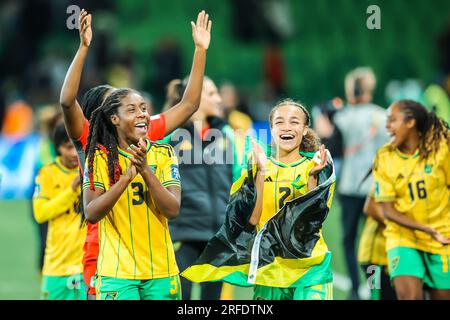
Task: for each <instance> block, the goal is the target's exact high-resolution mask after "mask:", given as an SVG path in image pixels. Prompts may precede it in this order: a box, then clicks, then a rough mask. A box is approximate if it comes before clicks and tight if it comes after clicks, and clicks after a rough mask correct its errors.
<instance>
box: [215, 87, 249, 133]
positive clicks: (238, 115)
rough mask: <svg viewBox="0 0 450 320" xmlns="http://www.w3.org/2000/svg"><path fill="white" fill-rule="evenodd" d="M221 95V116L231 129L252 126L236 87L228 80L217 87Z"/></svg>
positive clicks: (245, 128) (244, 128)
mask: <svg viewBox="0 0 450 320" xmlns="http://www.w3.org/2000/svg"><path fill="white" fill-rule="evenodd" d="M219 94H220V96H221V97H222V105H221V107H222V108H221V110H222V116H223V117H224V118H225V119H227V121H228V123H229V124H230V126H231V127H232V128H233V129H243V130H248V129H250V128H251V127H252V119H251V118H250V117H249V116H248V115H247V114H246V110H247V106H246V105H245V104H244V103H243V101H242V98H241V97H240V95H239V93H238V91H237V89H236V87H235V86H234V85H233V84H232V83H229V82H225V83H223V84H222V85H221V86H220V88H219Z"/></svg>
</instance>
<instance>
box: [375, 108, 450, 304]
mask: <svg viewBox="0 0 450 320" xmlns="http://www.w3.org/2000/svg"><path fill="white" fill-rule="evenodd" d="M386 128H387V129H388V131H389V133H390V135H391V137H392V140H391V142H390V143H389V144H387V145H385V146H384V147H383V148H381V149H380V150H379V151H378V154H377V157H376V159H375V165H374V170H373V173H374V176H375V182H376V184H375V198H376V201H377V202H379V203H381V205H382V208H383V213H384V215H385V217H386V219H387V221H386V233H385V234H386V242H387V243H386V249H387V253H388V260H389V272H390V276H391V279H393V282H394V287H395V291H396V293H397V297H398V298H399V299H414V300H420V299H423V297H424V295H423V288H424V287H425V288H426V289H429V293H430V298H431V299H450V272H449V260H450V246H449V244H450V189H449V186H450V161H449V158H450V152H449V144H450V131H449V127H448V124H447V123H445V122H444V121H443V120H441V119H439V118H437V117H436V115H435V114H434V113H430V112H428V111H427V110H426V109H425V107H424V106H422V105H421V104H419V103H417V102H415V101H411V100H401V101H398V102H395V103H394V104H392V105H391V106H390V107H389V110H388V119H387V123H386Z"/></svg>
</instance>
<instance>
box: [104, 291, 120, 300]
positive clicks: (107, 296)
mask: <svg viewBox="0 0 450 320" xmlns="http://www.w3.org/2000/svg"><path fill="white" fill-rule="evenodd" d="M117 294H118V292H117V291H116V292H106V293H105V300H116V299H117Z"/></svg>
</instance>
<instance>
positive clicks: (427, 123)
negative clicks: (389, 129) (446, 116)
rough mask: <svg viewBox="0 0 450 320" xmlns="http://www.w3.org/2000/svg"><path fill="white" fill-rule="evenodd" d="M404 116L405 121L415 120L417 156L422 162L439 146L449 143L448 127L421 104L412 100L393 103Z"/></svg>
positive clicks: (449, 132)
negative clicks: (442, 143) (417, 136)
mask: <svg viewBox="0 0 450 320" xmlns="http://www.w3.org/2000/svg"><path fill="white" fill-rule="evenodd" d="M395 104H396V105H398V106H399V108H400V110H401V112H403V113H404V115H405V120H410V119H414V120H416V129H417V131H418V132H419V137H420V142H419V155H420V158H421V159H422V160H424V159H426V158H427V157H428V156H429V155H430V154H431V153H432V152H436V151H437V150H438V149H439V144H440V143H441V142H442V141H445V140H447V142H448V143H450V127H449V125H448V123H447V122H445V121H444V120H442V119H440V118H439V117H438V116H437V115H436V113H435V112H434V111H432V112H429V111H428V110H427V109H426V108H425V107H424V106H423V105H422V104H420V103H419V102H416V101H413V100H400V101H397V102H396V103H395Z"/></svg>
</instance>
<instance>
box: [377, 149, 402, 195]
mask: <svg viewBox="0 0 450 320" xmlns="http://www.w3.org/2000/svg"><path fill="white" fill-rule="evenodd" d="M386 170H387V166H386V165H385V164H384V161H383V159H381V158H380V155H379V154H378V155H377V157H376V158H375V163H374V167H373V177H374V180H375V201H376V202H392V201H394V200H395V199H396V197H397V195H396V193H395V188H394V184H393V182H392V180H391V179H390V177H389V176H388V174H387V172H386Z"/></svg>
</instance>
